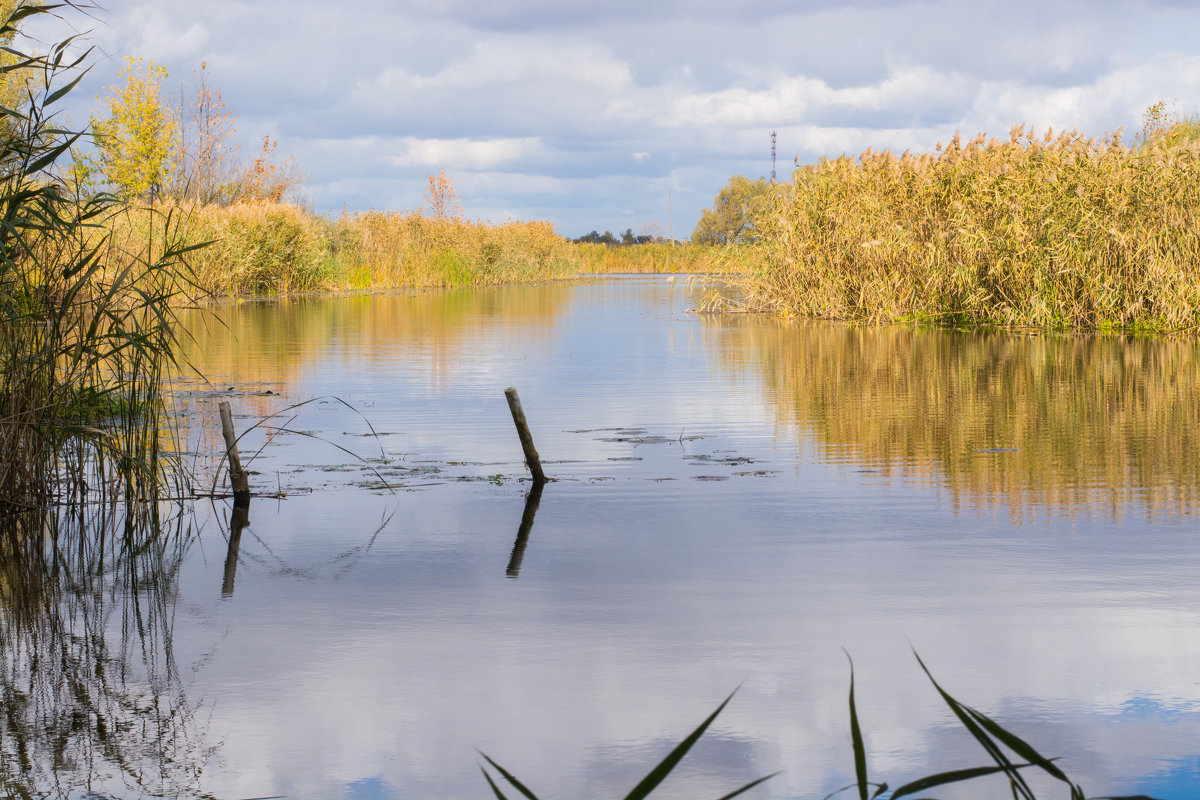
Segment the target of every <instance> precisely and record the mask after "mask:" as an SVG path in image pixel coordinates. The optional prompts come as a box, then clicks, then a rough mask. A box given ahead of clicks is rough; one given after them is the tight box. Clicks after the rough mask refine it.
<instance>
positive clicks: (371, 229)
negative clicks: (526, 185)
mask: <svg viewBox="0 0 1200 800" xmlns="http://www.w3.org/2000/svg"><path fill="white" fill-rule="evenodd" d="M331 236H332V243H333V248H332V255H333V260H334V262H335V263H336V264H337V268H338V271H339V274H340V275H341V276H342V280H343V281H344V282H345V285H346V288H359V289H361V288H368V287H403V286H440V287H466V286H488V285H496V284H502V283H518V282H522V283H528V282H541V281H549V280H562V279H565V278H568V277H571V275H573V274H574V272H575V271H576V267H575V262H574V259H573V257H572V255H573V254H572V250H571V245H570V243H569V242H567V241H566V240H565V239H563V238H561V237H560V236H558V234H556V233H555V232H554V226H553V225H551V224H550V223H548V222H541V221H533V222H507V223H504V224H502V225H489V224H485V223H481V222H470V221H468V220H465V219H462V218H434V217H426V216H424V215H422V214H419V213H405V214H399V213H391V212H379V211H370V212H366V213H362V214H348V215H344V216H343V217H341V218H340V219H338V220H336V221H335V222H333V224H332V227H331Z"/></svg>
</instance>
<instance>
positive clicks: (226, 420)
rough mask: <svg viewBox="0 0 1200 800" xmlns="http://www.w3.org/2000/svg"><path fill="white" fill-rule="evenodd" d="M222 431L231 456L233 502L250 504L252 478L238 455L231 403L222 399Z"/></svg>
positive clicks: (230, 471)
mask: <svg viewBox="0 0 1200 800" xmlns="http://www.w3.org/2000/svg"><path fill="white" fill-rule="evenodd" d="M218 407H219V408H220V410H221V433H222V434H224V436H225V453H226V455H228V456H229V482H230V483H231V484H232V485H233V504H234V505H235V506H239V505H245V506H249V505H250V479H249V477H247V475H246V472H245V471H244V470H243V469H242V458H241V456H239V455H238V446H237V433H236V432H235V431H234V430H233V412H231V411H230V410H229V403H227V402H225V401H221V404H220V405H219V406H218Z"/></svg>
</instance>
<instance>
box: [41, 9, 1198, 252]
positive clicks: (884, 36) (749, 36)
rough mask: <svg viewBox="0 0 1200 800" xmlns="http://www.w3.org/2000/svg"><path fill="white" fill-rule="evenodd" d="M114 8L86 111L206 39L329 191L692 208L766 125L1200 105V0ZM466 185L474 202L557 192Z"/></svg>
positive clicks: (961, 123)
mask: <svg viewBox="0 0 1200 800" xmlns="http://www.w3.org/2000/svg"><path fill="white" fill-rule="evenodd" d="M108 13H109V16H110V20H109V23H110V24H109V25H107V26H101V27H99V28H98V29H97V30H96V33H95V34H94V36H95V41H96V42H97V44H98V45H99V50H100V52H101V53H102V57H101V59H100V62H99V63H98V64H97V65H96V68H95V69H94V70H93V72H92V73H91V74H89V76H88V77H87V78H86V79H85V81H84V84H83V85H82V86H81V87H80V90H79V91H78V92H77V93H76V94H77V96H78V98H80V99H73V100H69V101H68V103H67V105H68V106H69V108H68V109H67V111H68V113H69V115H70V116H71V117H72V118H74V119H87V117H88V115H89V114H90V113H91V111H92V109H91V108H90V107H89V106H90V103H91V101H92V100H93V98H94V97H95V95H97V94H99V93H101V91H102V89H103V87H104V86H108V85H111V84H112V83H113V82H114V80H115V77H116V73H117V71H118V70H119V68H120V65H121V63H122V60H123V59H122V57H123V56H124V55H134V56H137V55H141V56H145V57H147V58H152V59H154V60H156V61H159V62H160V63H163V64H164V65H165V66H167V68H168V69H169V70H170V71H171V73H172V80H174V79H175V77H177V76H182V77H184V78H185V79H186V77H187V76H188V75H189V74H190V72H191V71H192V70H194V69H196V68H197V67H198V66H199V62H200V61H201V60H205V61H207V62H208V65H209V73H210V74H209V77H210V81H211V83H212V85H213V86H214V88H218V89H220V90H222V92H223V96H224V99H225V101H226V102H227V104H228V105H229V107H230V109H231V110H232V111H234V113H236V114H238V115H239V117H240V119H239V125H238V127H239V130H240V131H242V132H243V133H244V134H245V136H246V138H245V140H244V141H243V150H244V151H246V152H249V151H251V150H253V149H254V147H255V143H254V138H253V137H254V135H255V134H258V135H259V136H261V133H259V132H270V133H271V134H272V136H273V137H274V138H276V139H278V140H279V142H280V152H284V153H295V154H296V155H297V156H298V157H299V159H300V162H301V163H300V166H301V168H302V169H303V171H304V172H305V173H306V174H307V175H309V176H310V179H311V180H312V184H311V185H310V189H311V191H312V195H313V200H314V201H315V202H316V204H317V205H318V207H322V208H325V207H333V208H340V207H342V206H343V205H349V204H354V205H361V206H363V207H372V206H375V207H379V206H384V205H387V204H389V203H391V202H393V201H395V200H396V199H398V198H410V197H417V198H419V194H420V192H419V183H420V181H421V180H423V176H422V174H421V173H422V172H424V174H425V175H427V174H428V170H429V169H430V168H435V167H436V168H441V167H442V166H445V167H446V168H447V169H448V170H454V171H460V172H461V171H470V172H477V173H485V172H486V173H495V172H501V171H504V172H516V173H520V174H522V175H524V176H527V177H528V178H529V179H530V180H532V179H533V178H535V177H541V178H545V179H548V180H550V181H571V182H577V183H576V184H574V186H573V189H572V191H582V192H584V193H585V194H583V195H580V196H573V197H572V198H571V204H570V206H569V207H560V208H559V209H558V210H557V211H556V212H555V216H556V217H557V218H558V220H559V224H560V225H561V226H562V230H563V232H565V233H572V234H574V235H578V234H580V233H583V232H586V231H588V230H591V229H592V228H597V227H599V228H601V229H603V228H605V227H608V228H613V229H616V228H620V229H624V228H625V227H634V228H635V229H636V228H638V227H639V225H640V224H641V223H642V222H644V221H648V220H654V219H658V220H662V218H663V217H664V216H665V215H664V214H663V213H661V212H660V210H659V209H658V205H659V203H658V199H657V198H658V195H659V194H660V193H661V194H663V195H665V194H666V189H667V188H668V187H670V188H671V189H672V191H673V203H674V206H673V207H674V210H675V217H676V229H677V232H678V231H688V230H690V229H691V228H692V227H693V226H694V224H695V220H696V218H697V216H698V215H699V212H700V210H701V209H702V208H704V207H705V206H707V205H710V204H711V201H712V198H713V196H714V195H715V194H716V192H717V191H718V190H719V189H720V188H721V186H723V185H724V184H725V183H726V182H727V181H728V179H729V176H730V175H732V174H749V175H752V176H757V175H760V174H768V173H769V172H770V163H769V155H768V153H769V144H768V140H767V136H768V133H769V131H771V130H777V131H778V132H779V165H781V166H787V165H789V164H790V162H791V160H792V158H793V157H794V156H799V157H800V159H801V160H802V161H804V162H810V161H813V160H815V159H817V158H819V157H821V156H823V155H837V154H840V153H843V152H850V153H853V152H858V151H859V150H861V149H863V148H864V147H866V146H870V147H873V148H884V147H886V148H889V149H893V150H902V149H905V148H915V149H924V148H930V147H932V146H933V145H934V144H935V143H936V142H937V141H939V140H942V141H944V140H945V139H946V138H948V137H949V136H951V135H952V134H953V132H954V131H955V130H956V129H961V130H963V131H964V132H974V131H976V130H986V131H988V132H989V133H995V134H999V135H1003V134H1004V133H1005V132H1006V131H1007V130H1008V129H1009V127H1010V126H1011V125H1013V124H1015V123H1019V122H1024V123H1029V124H1033V125H1036V126H1039V127H1044V126H1046V125H1053V126H1055V127H1056V128H1060V127H1078V128H1079V129H1080V130H1081V131H1083V132H1085V133H1088V134H1094V135H1099V134H1102V133H1104V132H1106V131H1112V130H1116V129H1117V128H1118V127H1122V126H1124V127H1125V128H1126V129H1127V130H1130V129H1135V128H1137V127H1140V115H1141V111H1142V110H1143V109H1145V107H1146V106H1148V105H1149V104H1150V103H1152V102H1154V101H1155V100H1159V99H1162V100H1166V101H1168V102H1171V101H1174V100H1177V101H1178V104H1179V107H1180V109H1181V110H1182V111H1184V112H1190V111H1195V110H1196V108H1195V105H1196V102H1197V101H1196V100H1195V99H1194V98H1196V97H1200V75H1198V72H1200V68H1198V64H1197V59H1200V47H1198V46H1197V45H1196V43H1195V41H1194V39H1195V37H1194V36H1193V35H1192V32H1193V31H1195V30H1196V29H1198V28H1200V8H1197V7H1196V6H1195V5H1194V4H1185V3H1179V2H1148V3H1145V4H1142V5H1140V6H1139V8H1138V12H1137V13H1136V14H1130V13H1128V12H1127V11H1126V10H1125V9H1124V7H1122V6H1119V5H1117V4H1115V3H1113V2H1111V1H1110V0H1102V1H1101V2H1098V3H1088V4H1085V3H1083V2H1079V1H1077V0H1064V2H1061V3H1045V2H1035V0H1005V2H1004V3H1000V2H998V1H997V0H983V1H982V2H977V3H967V2H959V0H919V1H918V0H912V1H906V2H900V3H883V2H857V3H851V4H843V3H838V2H833V0H808V1H807V2H799V3H792V4H779V3H771V2H753V1H748V2H737V3H728V2H718V1H717V0H698V2H695V3H685V2H684V0H664V2H662V3H653V4H646V3H644V2H633V0H615V2H614V3H608V4H598V3H582V4H563V3H558V2H553V3H552V2H550V0H497V2H495V3H487V4H483V3H476V2H469V1H468V0H420V1H419V2H412V3H405V4H396V3H391V2H387V1H386V0H363V4H362V5H361V6H360V7H359V10H358V12H356V14H354V15H346V14H345V13H344V11H343V10H342V9H340V8H338V7H336V6H330V5H329V4H328V3H321V2H317V1H316V0H290V2H287V3H283V2H282V0H255V2H248V0H206V2H205V3H204V4H199V3H195V2H190V0H155V1H154V2H145V0H141V1H140V2H133V3H129V4H113V7H112V9H110V10H109V12H108ZM76 27H87V25H86V24H83V25H77V26H76ZM43 39H44V40H53V39H52V37H51V36H49V35H48V34H44V33H43ZM364 140H370V141H371V144H370V146H366V147H364V146H362V145H361V142H363V141H364ZM640 154H653V157H650V156H648V155H640ZM784 172H786V170H784ZM464 177H465V176H464ZM685 178H686V180H685ZM389 182H390V183H389ZM414 182H415V183H414ZM414 185H416V186H417V187H418V188H417V191H416V192H415V193H414V191H413V186H414ZM351 187H353V189H352V190H351ZM463 188H464V196H463V200H464V203H465V205H467V206H468V207H470V206H471V201H472V200H473V199H474V200H477V201H479V207H486V208H492V209H507V210H514V211H515V213H516V214H517V215H518V216H524V215H526V214H528V215H530V216H544V215H545V214H546V213H547V211H548V210H552V209H549V202H548V201H545V200H544V199H539V197H540V196H538V195H536V194H528V193H518V194H513V195H512V196H510V197H507V198H505V197H500V196H498V195H493V194H489V195H488V196H487V197H483V196H480V197H477V198H471V197H470V196H467V195H466V194H465V191H466V189H465V186H464V187H463ZM660 189H661V192H660ZM344 191H345V192H347V193H342V192H344ZM551 196H553V194H549V195H545V197H551ZM559 200H560V201H561V200H562V198H561V197H560V198H559ZM627 210H628V211H629V212H631V213H632V214H633V215H635V217H636V216H637V215H640V216H642V217H643V219H641V220H639V219H636V218H634V219H630V218H629V216H628V215H627V214H626V211H627Z"/></svg>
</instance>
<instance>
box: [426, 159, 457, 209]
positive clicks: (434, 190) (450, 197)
mask: <svg viewBox="0 0 1200 800" xmlns="http://www.w3.org/2000/svg"><path fill="white" fill-rule="evenodd" d="M425 200H426V202H427V203H429V216H431V217H433V218H434V219H455V220H460V219H462V216H463V210H462V204H461V203H459V202H458V193H457V192H455V191H454V181H453V180H452V179H450V178H448V177H446V170H442V171H441V172H439V173H438V174H437V175H430V176H429V188H427V189H426V190H425Z"/></svg>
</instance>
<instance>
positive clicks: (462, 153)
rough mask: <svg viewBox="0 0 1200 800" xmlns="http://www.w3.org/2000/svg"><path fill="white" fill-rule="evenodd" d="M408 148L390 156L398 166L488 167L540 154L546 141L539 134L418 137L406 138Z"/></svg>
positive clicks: (473, 168)
mask: <svg viewBox="0 0 1200 800" xmlns="http://www.w3.org/2000/svg"><path fill="white" fill-rule="evenodd" d="M402 146H403V148H404V152H403V153H402V154H400V155H397V156H392V158H391V159H390V160H391V162H392V164H394V165H395V166H398V167H438V168H445V169H459V170H461V169H470V170H487V169H495V168H496V167H500V166H504V165H506V164H511V163H513V162H515V161H521V160H524V159H527V158H531V157H533V156H536V155H537V154H539V153H541V152H542V141H541V139H539V138H538V137H536V136H528V137H524V138H519V139H487V140H481V141H476V140H471V139H414V138H411V137H406V138H405V139H403V140H402Z"/></svg>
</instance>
